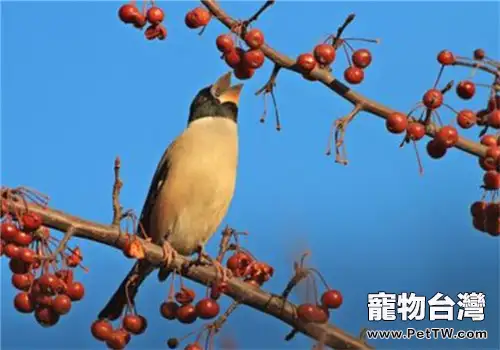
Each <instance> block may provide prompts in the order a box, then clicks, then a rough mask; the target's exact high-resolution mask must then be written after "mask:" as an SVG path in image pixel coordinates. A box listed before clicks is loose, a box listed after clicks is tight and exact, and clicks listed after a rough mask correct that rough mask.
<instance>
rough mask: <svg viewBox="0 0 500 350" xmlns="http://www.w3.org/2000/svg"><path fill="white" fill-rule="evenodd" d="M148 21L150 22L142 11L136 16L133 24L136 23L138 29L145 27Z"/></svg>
mask: <svg viewBox="0 0 500 350" xmlns="http://www.w3.org/2000/svg"><path fill="white" fill-rule="evenodd" d="M147 23H148V20H147V18H146V16H143V15H142V14H140V13H139V14H138V15H137V16H135V18H134V21H133V22H132V24H133V25H134V27H136V28H137V29H142V28H144V26H145V25H146V24H147Z"/></svg>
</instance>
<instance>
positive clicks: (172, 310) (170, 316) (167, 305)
mask: <svg viewBox="0 0 500 350" xmlns="http://www.w3.org/2000/svg"><path fill="white" fill-rule="evenodd" d="M178 308H179V305H177V304H176V303H175V302H173V301H166V302H163V303H162V304H161V305H160V313H161V315H162V316H163V317H165V318H166V319H167V320H175V318H176V314H177V309H178Z"/></svg>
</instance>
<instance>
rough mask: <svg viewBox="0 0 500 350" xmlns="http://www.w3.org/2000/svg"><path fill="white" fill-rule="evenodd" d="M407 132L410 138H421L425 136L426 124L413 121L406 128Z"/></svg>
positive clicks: (415, 139) (414, 139)
mask: <svg viewBox="0 0 500 350" xmlns="http://www.w3.org/2000/svg"><path fill="white" fill-rule="evenodd" d="M406 133H407V135H408V137H409V139H410V140H413V141H418V140H421V139H422V138H423V137H424V136H425V126H424V125H423V124H421V123H417V122H411V123H409V124H408V127H407V128H406Z"/></svg>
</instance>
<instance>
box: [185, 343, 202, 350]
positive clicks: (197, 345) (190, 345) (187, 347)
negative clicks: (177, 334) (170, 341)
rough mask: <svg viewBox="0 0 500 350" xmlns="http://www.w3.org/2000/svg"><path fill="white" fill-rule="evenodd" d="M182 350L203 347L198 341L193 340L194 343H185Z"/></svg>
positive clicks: (196, 349)
mask: <svg viewBox="0 0 500 350" xmlns="http://www.w3.org/2000/svg"><path fill="white" fill-rule="evenodd" d="M184 350H203V347H202V346H201V344H200V343H198V342H194V343H191V344H188V345H186V347H185V348H184Z"/></svg>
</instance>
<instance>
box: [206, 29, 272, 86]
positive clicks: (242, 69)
mask: <svg viewBox="0 0 500 350" xmlns="http://www.w3.org/2000/svg"><path fill="white" fill-rule="evenodd" d="M243 38H244V42H245V44H246V46H247V47H248V49H246V50H245V49H243V48H242V47H241V45H239V43H240V41H239V40H238V37H237V36H234V39H233V35H232V34H221V35H219V36H218V37H217V39H216V40H215V44H216V46H217V49H218V50H219V51H220V52H221V53H222V58H223V59H224V61H225V62H226V64H227V65H228V66H229V67H231V68H232V69H233V72H234V76H235V77H236V78H238V79H240V80H247V79H250V78H251V77H253V76H254V74H255V71H256V70H257V69H259V68H261V67H262V66H263V65H264V61H265V58H266V57H265V56H264V53H263V52H262V51H261V50H260V48H261V47H262V45H264V33H262V31H261V30H259V29H256V28H254V29H250V30H249V31H247V32H245V35H244V36H243ZM237 44H238V45H237Z"/></svg>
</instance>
